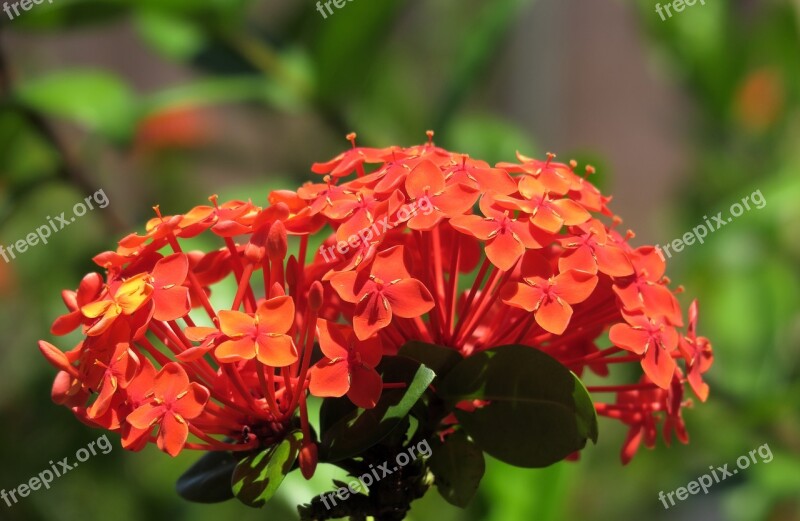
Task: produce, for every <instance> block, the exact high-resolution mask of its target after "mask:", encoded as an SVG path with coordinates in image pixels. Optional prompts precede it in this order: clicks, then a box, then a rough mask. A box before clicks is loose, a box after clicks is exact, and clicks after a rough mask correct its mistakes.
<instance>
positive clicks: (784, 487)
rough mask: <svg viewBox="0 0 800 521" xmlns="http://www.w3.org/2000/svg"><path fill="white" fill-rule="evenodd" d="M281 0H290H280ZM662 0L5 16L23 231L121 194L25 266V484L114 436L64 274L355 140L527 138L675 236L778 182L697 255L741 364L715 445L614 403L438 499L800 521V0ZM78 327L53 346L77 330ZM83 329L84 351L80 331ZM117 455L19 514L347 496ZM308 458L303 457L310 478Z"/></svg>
mask: <svg viewBox="0 0 800 521" xmlns="http://www.w3.org/2000/svg"><path fill="white" fill-rule="evenodd" d="M278 4H279V5H278ZM655 4H656V2H654V1H653V0H642V1H638V0H637V1H622V0H582V1H579V0H538V1H531V0H493V1H492V2H481V1H478V0H458V1H456V0H436V1H433V0H428V1H422V0H409V1H406V2H401V1H399V0H381V1H380V2H377V1H373V0H353V1H350V2H347V3H346V4H345V7H344V8H342V9H341V10H337V11H336V12H335V13H334V15H332V16H329V17H328V18H327V19H323V18H322V16H321V15H320V14H319V13H318V12H317V10H316V7H315V3H314V2H312V1H310V0H302V1H289V0H284V1H282V2H275V1H272V0H270V1H267V0H259V1H255V0H254V1H248V0H203V1H198V0H98V1H89V0H87V1H79V0H74V1H70V0H53V2H52V3H51V4H50V3H47V2H45V3H43V4H41V5H33V7H32V9H31V10H30V11H27V12H21V14H20V16H18V17H15V18H14V19H13V20H10V19H8V17H7V15H6V14H5V13H3V12H0V20H1V22H0V56H2V58H0V90H1V91H2V99H1V100H0V244H3V245H8V244H10V243H13V242H15V241H16V240H18V239H21V238H24V237H25V236H26V235H27V234H28V233H29V232H31V231H33V230H34V229H35V227H37V226H40V225H42V224H44V223H45V222H46V218H47V217H48V216H54V215H58V214H60V212H62V211H66V212H67V213H68V215H69V212H70V211H71V209H72V207H73V205H74V204H75V203H77V202H79V201H81V200H82V199H83V198H84V197H85V196H86V195H88V194H91V193H93V192H95V191H97V190H99V189H103V190H104V192H105V193H106V194H107V196H108V197H109V200H110V204H109V206H108V207H107V208H105V209H102V210H100V209H98V210H95V211H93V212H90V213H89V214H88V215H87V216H85V217H83V218H82V219H80V221H79V222H77V223H76V224H74V225H70V227H68V228H66V229H64V230H63V231H61V232H60V233H59V234H57V235H55V236H53V238H52V240H51V242H50V244H49V245H47V246H43V245H39V246H36V247H34V248H31V249H30V250H29V251H27V252H25V253H24V254H22V255H21V256H19V257H18V258H17V259H15V260H13V261H12V262H10V263H6V262H5V261H3V260H2V259H0V331H1V332H2V342H0V425H2V429H0V488H5V489H11V488H14V487H16V486H17V485H18V484H20V483H22V482H25V481H27V480H28V479H29V478H30V477H32V476H35V475H37V474H38V473H39V472H40V471H42V470H44V469H46V468H48V467H49V464H48V461H49V460H51V459H52V460H58V459H61V458H63V457H66V456H72V455H73V454H74V453H75V451H76V450H78V449H79V448H81V447H84V446H86V445H87V444H88V443H89V442H91V441H93V440H95V439H97V437H98V436H100V435H101V432H99V431H92V430H90V429H88V428H87V427H85V426H83V425H82V424H81V423H79V422H78V421H76V420H75V419H74V418H73V417H72V415H71V413H70V412H69V411H68V410H66V409H64V408H61V407H57V406H55V405H53V404H52V403H51V402H50V398H49V389H50V384H51V380H52V377H53V370H52V369H51V368H50V367H49V366H48V365H47V364H46V363H45V362H44V360H43V359H42V358H41V356H40V355H39V352H38V350H37V349H36V340H37V339H39V338H46V339H50V337H49V334H48V330H49V325H50V322H51V321H52V320H53V318H55V317H56V316H57V315H58V314H60V313H61V312H62V305H61V301H60V299H59V293H60V291H61V289H63V288H74V287H75V286H76V285H77V283H78V281H79V280H80V277H81V276H82V275H83V274H84V273H86V272H87V271H90V270H92V269H94V266H93V264H92V263H91V257H92V256H93V255H94V254H96V253H97V252H99V251H102V250H104V249H108V248H111V247H113V245H114V243H115V240H116V239H117V238H119V237H121V236H122V235H124V234H125V233H127V232H128V231H133V230H139V229H141V228H142V227H143V224H144V222H145V221H146V220H147V219H148V218H150V217H151V216H152V211H151V207H152V206H153V205H154V204H160V205H161V208H162V210H163V211H164V212H165V213H180V212H183V211H186V210H187V209H189V208H190V207H192V206H194V205H196V204H202V203H203V202H205V198H206V197H207V196H208V195H210V194H212V193H218V194H220V196H221V197H222V198H223V199H225V198H232V197H239V198H248V197H250V198H252V199H253V200H254V201H255V202H256V203H257V204H264V203H265V202H266V195H267V193H268V192H269V190H271V189H276V188H290V189H291V188H295V187H296V186H297V185H299V184H300V183H301V182H302V181H303V180H306V179H310V178H311V177H312V175H313V174H311V173H310V172H309V166H310V164H311V163H312V162H314V161H322V160H326V159H328V158H329V157H331V156H332V155H334V154H335V153H337V152H338V151H339V150H340V149H343V148H346V147H348V146H349V144H348V143H347V142H346V141H345V140H344V135H345V134H346V133H347V132H348V131H351V130H354V131H357V132H358V133H359V143H360V144H363V145H374V146H388V145H390V144H399V145H411V144H415V143H418V142H422V141H424V139H425V136H424V132H425V130H427V129H433V130H435V131H436V141H437V144H440V145H443V146H446V147H450V148H453V149H456V150H459V151H462V152H467V153H469V154H471V155H472V156H473V157H477V158H482V159H485V160H488V161H492V162H493V161H500V160H513V158H514V152H515V151H516V150H520V151H522V152H523V153H525V154H526V155H538V156H542V155H544V153H545V152H547V151H553V152H557V153H559V156H560V158H561V159H563V160H566V159H569V158H572V157H574V158H576V159H579V160H581V161H591V162H592V163H594V164H595V165H597V167H598V172H599V173H598V175H597V176H595V177H593V180H594V181H595V182H596V183H597V184H599V185H600V186H601V187H602V189H603V190H604V191H605V192H607V193H611V194H613V195H614V202H613V208H614V209H615V211H616V212H617V213H618V214H620V215H621V216H623V217H624V218H625V224H624V226H625V227H629V228H632V229H634V230H635V231H636V232H637V237H636V239H635V241H634V242H635V244H656V243H657V244H664V243H666V242H668V241H671V240H672V239H674V238H678V237H680V236H682V235H683V234H684V233H685V232H687V231H689V230H691V228H692V227H694V226H696V225H697V224H700V223H701V222H702V221H703V216H705V215H715V214H716V213H717V212H718V211H723V212H724V213H725V214H727V211H728V208H729V207H730V205H731V204H733V203H735V202H737V201H740V200H741V199H742V197H744V196H746V195H748V194H751V193H752V192H754V191H756V190H760V191H761V193H762V194H763V196H764V197H765V199H766V201H767V205H766V206H765V207H764V208H763V209H761V210H756V209H753V210H751V211H749V212H745V213H744V215H742V216H741V217H739V218H738V219H736V220H735V221H734V222H733V223H731V224H730V225H729V226H726V227H725V228H723V229H720V230H719V231H717V232H716V233H714V234H712V235H710V236H709V237H708V239H707V240H706V243H705V244H703V245H699V244H695V245H693V246H691V247H688V248H687V249H685V250H684V251H683V252H680V253H679V254H676V255H675V256H673V257H672V259H671V260H670V262H669V268H668V274H669V276H670V277H671V278H672V279H673V280H674V281H675V282H676V283H677V284H683V285H684V286H685V287H686V293H685V294H683V295H681V299H682V301H683V303H684V305H685V306H688V302H689V300H690V298H692V297H695V296H696V297H698V298H699V300H700V310H701V313H700V329H701V333H702V334H704V335H705V336H708V337H709V338H711V339H712V341H713V344H714V348H715V352H716V362H715V365H714V367H713V369H712V371H711V372H710V373H709V375H708V380H709V381H710V383H711V388H712V390H711V396H710V399H709V401H708V402H707V403H706V404H696V406H695V407H694V408H693V409H689V410H687V411H686V413H685V418H686V423H687V426H688V429H689V433H690V436H691V443H690V444H689V445H687V446H683V445H678V446H674V445H673V446H672V447H670V448H667V447H665V446H664V445H663V442H661V441H659V446H658V447H657V449H656V450H655V451H647V450H644V449H643V450H641V451H640V452H639V454H638V455H637V456H636V458H635V459H634V460H633V462H632V463H631V464H630V465H628V466H626V467H623V466H622V465H621V464H620V462H619V450H620V447H621V444H622V442H623V440H624V437H625V428H624V427H622V426H621V425H618V424H616V423H614V422H611V421H601V435H600V442H599V444H598V446H596V447H589V448H587V450H585V451H584V452H583V454H582V458H581V460H580V461H579V462H577V463H561V464H558V465H555V466H553V467H551V468H548V469H544V470H538V471H532V470H523V469H515V468H512V467H507V466H505V465H503V464H500V463H498V462H496V461H490V462H489V465H488V469H487V475H486V477H485V478H484V481H483V483H482V485H481V489H480V492H479V495H478V496H477V498H476V499H475V501H474V502H473V504H472V505H471V506H470V508H469V509H468V510H466V511H459V510H457V509H455V508H454V507H451V506H449V505H448V504H446V503H445V502H444V501H443V500H442V499H441V498H439V497H438V494H437V493H436V492H435V491H431V493H429V494H428V496H426V498H425V499H423V500H421V501H419V502H418V503H416V504H415V506H414V508H413V510H412V512H411V517H410V518H411V519H414V520H428V519H438V520H440V521H449V520H457V519H458V520H462V519H466V520H490V521H501V520H502V521H513V520H525V519H537V520H539V521H549V520H562V519H563V520H566V519H584V520H594V519H598V520H606V519H642V518H648V519H670V520H671V519H704V520H731V521H750V520H774V521H779V520H800V413H799V412H798V408H799V407H800V383H798V376H800V312H799V310H800V305H798V304H799V302H798V301H800V270H798V263H799V262H800V226H798V225H799V224H800V204H798V201H800V175H798V172H800V146H798V145H800V31H799V30H800V1H796V0H785V1H777V0H776V1H766V0H727V1H717V0H714V1H713V2H707V3H706V5H701V4H699V3H697V4H696V5H695V6H693V7H687V8H686V9H685V10H684V11H683V12H680V13H674V16H673V17H672V18H669V19H667V20H664V21H662V20H661V18H660V17H659V16H658V15H657V13H656V11H655ZM50 340H52V339H50ZM72 340H74V338H71V339H68V341H64V340H63V339H61V340H59V341H58V345H59V346H61V347H69V346H71V344H70V343H69V341H72ZM113 438H114V440H113V441H114V447H115V448H114V450H113V451H112V452H111V453H110V454H109V455H107V456H97V457H95V458H92V459H91V460H89V461H88V462H87V463H85V464H83V465H82V466H81V467H79V468H77V469H75V470H74V471H72V472H71V473H69V474H67V475H66V476H65V477H63V478H61V479H59V480H57V481H56V482H55V483H54V484H53V488H52V489H51V490H49V491H38V492H35V493H34V494H33V495H31V496H30V497H28V498H26V499H24V500H22V501H21V502H20V503H19V504H17V505H15V506H14V507H13V508H7V507H6V505H5V504H4V503H0V519H2V520H26V521H35V520H47V521H51V520H53V521H61V520H70V521H71V520H74V519H85V520H98V521H99V520H105V519H109V518H112V519H114V520H115V521H139V520H143V519H148V520H162V519H163V520H167V519H170V520H186V521H188V520H192V521H203V520H219V519H232V518H236V519H242V520H251V519H252V520H256V519H281V520H283V519H295V518H296V513H295V509H294V508H295V506H296V505H297V504H298V502H305V501H307V500H308V499H310V497H311V496H312V495H314V494H319V493H321V492H323V491H328V490H331V484H330V477H331V475H332V473H331V471H330V469H324V468H323V469H322V471H321V472H320V476H319V477H318V478H316V479H315V480H314V481H312V482H311V483H307V482H305V481H304V480H303V479H302V478H301V477H300V476H299V475H298V476H295V475H292V476H291V477H290V479H288V480H287V482H286V483H285V485H284V486H283V487H282V490H281V493H280V497H279V498H278V499H277V500H275V501H274V502H273V504H272V505H270V507H269V508H268V509H266V510H265V511H253V510H248V509H246V507H243V506H241V505H239V504H237V503H234V502H231V503H228V504H223V505H217V506H198V505H191V504H188V503H186V502H184V501H183V500H181V499H179V498H178V497H177V496H176V494H175V492H174V482H175V479H176V478H177V476H178V475H179V474H180V473H181V472H182V471H183V470H184V469H185V468H186V467H187V466H188V465H189V464H190V463H191V462H192V461H193V459H194V458H195V457H196V456H195V455H193V454H187V455H184V456H181V457H180V458H179V460H178V461H172V460H171V459H170V458H169V457H167V456H165V455H163V454H161V453H159V452H158V451H157V450H155V448H152V447H151V448H148V449H147V450H146V451H145V452H144V453H141V454H131V453H126V452H124V451H123V450H122V449H121V448H120V447H119V445H118V440H117V439H116V437H113ZM763 444H769V447H770V449H771V451H772V453H773V455H774V459H773V460H772V461H771V462H769V463H760V464H757V465H754V466H752V467H751V468H749V469H747V470H746V471H742V472H740V473H739V474H738V475H736V476H735V478H729V479H727V480H725V481H724V482H722V483H720V484H719V485H716V486H715V487H713V488H712V489H711V491H710V492H709V494H708V495H705V496H704V495H700V496H691V497H690V499H689V500H687V501H684V502H682V503H679V504H678V505H677V506H676V507H673V508H670V509H669V510H664V508H663V507H662V505H661V503H660V502H659V500H658V497H657V494H658V492H659V491H661V490H663V491H671V490H674V489H676V488H677V487H680V486H684V485H686V483H687V482H688V481H690V480H693V479H695V478H697V477H698V476H699V475H701V474H703V473H704V472H706V471H707V469H708V467H709V466H712V465H713V466H715V467H716V466H722V465H723V464H725V463H729V464H733V463H734V461H735V460H736V458H737V457H738V456H741V455H743V454H746V453H747V452H748V451H750V450H752V449H755V448H757V447H759V446H761V445H763ZM295 474H297V473H295Z"/></svg>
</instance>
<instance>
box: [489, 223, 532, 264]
mask: <svg viewBox="0 0 800 521" xmlns="http://www.w3.org/2000/svg"><path fill="white" fill-rule="evenodd" d="M523 253H525V246H523V244H522V243H521V242H519V241H518V240H517V239H515V238H514V236H513V235H511V234H510V233H508V232H500V233H498V234H497V235H496V236H495V237H494V239H490V240H489V243H488V244H487V245H486V256H487V257H488V258H489V260H490V261H491V263H492V264H494V265H495V266H497V268H498V269H501V270H503V271H508V270H510V269H511V268H512V267H514V264H516V263H517V261H518V260H519V258H520V257H522V254H523Z"/></svg>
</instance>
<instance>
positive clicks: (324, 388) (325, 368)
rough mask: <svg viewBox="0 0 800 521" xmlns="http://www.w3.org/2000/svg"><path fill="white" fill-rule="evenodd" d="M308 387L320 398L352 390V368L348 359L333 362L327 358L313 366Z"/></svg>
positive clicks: (339, 394) (342, 394)
mask: <svg viewBox="0 0 800 521" xmlns="http://www.w3.org/2000/svg"><path fill="white" fill-rule="evenodd" d="M310 377H311V380H310V382H309V384H308V389H309V390H310V391H311V394H313V395H314V396H319V397H320V398H325V397H329V396H332V397H337V398H338V397H340V396H344V395H345V394H346V393H347V391H348V390H350V369H349V367H348V365H347V360H346V359H345V360H337V361H335V362H332V361H331V360H329V359H327V358H325V359H323V360H320V361H319V362H318V363H317V365H315V366H314V367H312V368H311V371H310Z"/></svg>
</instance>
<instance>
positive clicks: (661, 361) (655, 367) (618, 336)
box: [609, 313, 678, 389]
mask: <svg viewBox="0 0 800 521" xmlns="http://www.w3.org/2000/svg"><path fill="white" fill-rule="evenodd" d="M623 316H624V317H625V320H626V322H628V323H627V324H622V323H620V324H614V325H613V326H611V330H610V331H609V338H610V339H611V341H612V342H613V343H614V345H616V346H617V347H621V348H622V349H625V350H628V351H631V352H633V353H636V354H637V355H641V354H643V355H644V358H642V369H644V372H645V374H646V375H647V376H648V377H649V378H650V379H651V380H652V381H653V382H654V383H655V384H656V385H658V386H659V387H661V388H662V389H666V388H667V386H668V385H669V382H670V380H672V375H673V373H674V372H675V368H676V367H677V365H676V364H675V360H674V359H673V358H672V352H673V351H675V348H676V347H678V332H677V331H676V330H675V328H674V327H672V326H670V325H669V324H668V323H666V322H665V321H664V320H663V319H652V318H648V317H646V316H644V315H629V314H627V313H623Z"/></svg>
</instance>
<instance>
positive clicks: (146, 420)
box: [125, 403, 164, 429]
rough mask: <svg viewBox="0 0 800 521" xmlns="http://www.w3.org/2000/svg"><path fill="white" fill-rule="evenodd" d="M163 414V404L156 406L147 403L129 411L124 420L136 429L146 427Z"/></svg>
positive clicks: (150, 425)
mask: <svg viewBox="0 0 800 521" xmlns="http://www.w3.org/2000/svg"><path fill="white" fill-rule="evenodd" d="M163 415H164V407H163V406H161V405H159V406H158V407H153V406H152V405H150V404H149V403H148V404H145V405H142V406H141V407H139V408H138V409H136V410H135V411H133V412H132V413H130V414H129V415H128V417H127V418H125V421H126V422H128V423H130V424H131V425H133V426H134V427H136V428H137V429H148V428H150V427H152V426H153V424H154V423H156V422H157V421H159V420H160V419H161V417H162V416H163Z"/></svg>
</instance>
